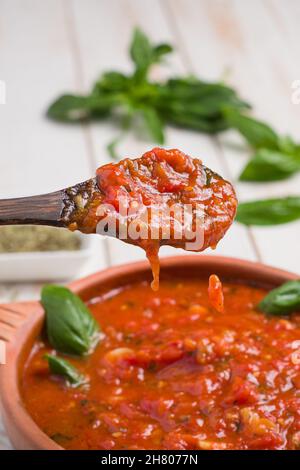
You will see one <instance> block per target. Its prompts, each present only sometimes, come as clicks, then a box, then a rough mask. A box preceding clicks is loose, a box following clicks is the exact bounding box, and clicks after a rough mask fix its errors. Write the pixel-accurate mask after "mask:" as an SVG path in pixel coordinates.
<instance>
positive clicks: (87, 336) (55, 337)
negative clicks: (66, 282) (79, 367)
mask: <svg viewBox="0 0 300 470" xmlns="http://www.w3.org/2000/svg"><path fill="white" fill-rule="evenodd" d="M41 303H42V305H43V307H44V309H45V312H46V330H47V336H48V340H49V342H50V344H51V345H52V346H53V347H54V348H55V349H56V350H58V351H61V352H63V353H66V354H75V355H83V354H87V353H89V352H90V351H91V350H92V349H93V348H94V347H95V346H96V344H97V342H98V341H99V338H100V330H99V326H98V323H97V322H96V320H95V319H94V318H93V316H92V315H91V313H90V311H89V309H88V308H87V306H86V305H85V304H84V303H83V302H82V300H81V299H80V298H79V297H78V296H77V295H75V294H73V292H71V291H70V290H69V289H67V288H66V287H62V286H56V285H46V286H44V287H43V289H42V295H41Z"/></svg>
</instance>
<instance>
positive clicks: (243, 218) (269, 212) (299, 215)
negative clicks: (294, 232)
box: [236, 196, 300, 225]
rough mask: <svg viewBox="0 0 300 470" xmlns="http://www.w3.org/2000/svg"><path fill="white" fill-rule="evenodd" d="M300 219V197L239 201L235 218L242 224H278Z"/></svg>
mask: <svg viewBox="0 0 300 470" xmlns="http://www.w3.org/2000/svg"><path fill="white" fill-rule="evenodd" d="M297 219H300V197H298V196H290V197H284V198H275V199H262V200H257V201H249V202H244V203H240V204H239V206H238V210H237V215H236V220H237V221H238V222H240V223H242V224H244V225H280V224H286V223H288V222H292V221H294V220H297Z"/></svg>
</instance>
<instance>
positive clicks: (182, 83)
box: [47, 29, 249, 158]
mask: <svg viewBox="0 0 300 470" xmlns="http://www.w3.org/2000/svg"><path fill="white" fill-rule="evenodd" d="M170 52H172V46H170V45H169V44H158V45H153V44H151V42H150V40H149V38H148V37H147V36H146V35H145V34H144V33H143V32H142V31H141V30H139V29H135V31H134V34H133V38H132V42H131V45H130V57H131V59H132V61H133V65H134V70H133V72H132V73H131V74H128V75H126V74H123V73H121V72H118V71H110V72H105V73H104V74H102V76H101V77H100V78H99V80H98V81H97V82H96V83H95V84H94V86H93V87H92V89H91V91H90V93H88V94H87V95H86V96H77V95H71V94H67V95H63V96H61V97H59V98H58V99H57V100H55V101H54V103H52V104H51V105H50V107H49V108H48V111H47V115H48V116H49V117H50V118H52V119H55V120H60V121H65V122H80V121H83V120H92V119H93V120H97V119H105V118H110V119H112V120H113V121H114V122H115V123H118V124H119V125H120V127H121V128H122V134H121V135H120V136H118V137H117V138H116V139H114V140H113V142H112V143H111V144H109V146H108V151H109V153H110V155H111V156H112V157H113V158H115V157H116V145H117V144H118V142H119V140H120V138H121V137H122V136H123V134H124V132H125V131H127V130H128V129H129V128H131V129H134V130H135V132H137V133H138V135H139V136H143V137H144V136H145V134H146V136H147V137H150V139H151V140H153V141H155V142H157V143H159V144H163V142H164V127H165V124H166V123H170V124H174V125H176V126H179V127H186V128H188V129H195V130H197V131H201V132H207V133H210V134H213V133H216V132H219V131H222V130H225V129H228V127H230V124H229V122H228V119H227V117H226V116H225V115H224V113H223V109H224V108H226V109H229V110H230V109H235V110H238V111H243V110H247V109H249V105H248V104H247V103H245V102H244V101H243V100H241V99H240V98H239V97H238V95H237V94H236V92H235V91H234V90H233V89H232V88H230V87H228V86H226V85H224V84H222V83H206V82H203V81H202V80H199V79H197V78H195V77H183V78H182V77H179V78H171V79H170V80H167V81H166V82H163V81H161V82H154V81H152V80H150V78H149V72H150V71H151V67H152V65H154V64H156V63H158V62H161V60H162V59H163V58H164V57H165V56H166V55H167V54H169V53H170Z"/></svg>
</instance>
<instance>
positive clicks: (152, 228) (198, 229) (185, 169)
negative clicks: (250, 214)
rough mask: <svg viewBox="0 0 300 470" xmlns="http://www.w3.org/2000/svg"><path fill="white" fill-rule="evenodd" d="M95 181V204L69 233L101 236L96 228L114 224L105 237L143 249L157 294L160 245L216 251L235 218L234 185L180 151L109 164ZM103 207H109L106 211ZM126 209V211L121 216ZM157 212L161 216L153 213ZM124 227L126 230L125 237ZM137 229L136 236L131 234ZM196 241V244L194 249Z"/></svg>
mask: <svg viewBox="0 0 300 470" xmlns="http://www.w3.org/2000/svg"><path fill="white" fill-rule="evenodd" d="M96 179H97V188H96V189H94V192H93V196H92V198H91V200H90V201H89V203H88V204H87V205H86V206H84V208H83V209H81V210H80V211H77V212H76V211H75V213H74V216H73V219H72V221H71V223H70V225H69V226H70V228H71V229H72V230H75V229H79V230H81V231H82V232H87V233H92V232H95V231H96V230H97V226H98V231H99V225H98V224H99V223H100V222H101V221H103V220H104V218H105V221H106V220H109V221H110V222H111V223H113V222H115V223H113V225H111V223H110V222H108V226H107V232H106V233H107V235H111V236H115V237H118V238H122V240H123V241H125V242H127V243H130V244H133V245H137V246H139V247H141V248H143V249H144V250H145V252H146V255H147V257H148V259H149V260H150V263H151V266H152V271H153V277H154V283H153V287H154V289H157V288H158V280H159V261H158V251H159V248H160V246H162V245H170V246H173V247H176V248H184V249H188V250H191V251H203V250H205V249H206V248H208V247H215V246H216V245H217V243H218V242H219V241H220V239H221V238H222V237H223V236H224V235H225V233H226V231H227V230H228V228H229V227H230V225H231V224H232V222H233V219H234V217H235V213H236V208H237V199H236V195H235V191H234V189H233V187H232V185H231V184H230V183H229V182H228V181H226V180H224V179H223V178H222V177H221V176H219V175H217V174H216V173H214V172H213V171H211V170H210V169H209V168H207V167H205V166H204V165H203V164H202V162H201V160H199V159H197V158H192V157H190V156H188V155H186V154H185V153H183V152H181V151H180V150H177V149H173V150H165V149H161V148H154V149H152V150H151V151H149V152H146V153H145V154H144V155H142V157H140V158H136V159H130V158H126V159H124V160H122V161H120V162H119V163H109V164H107V165H104V166H101V167H100V168H98V170H97V177H96ZM100 205H101V206H102V207H103V211H101V214H100V213H99V207H100ZM104 205H107V206H108V205H109V207H107V209H104ZM120 206H122V208H121V207H120ZM125 207H126V209H128V211H127V213H126V215H122V210H124V209H125ZM175 207H176V209H182V211H183V210H184V208H185V210H187V211H188V210H190V214H186V216H185V217H186V218H184V216H183V215H182V217H180V216H178V212H175V213H174V212H173V211H172V210H171V209H174V208H175ZM154 208H157V209H158V208H159V210H160V212H159V213H158V214H153V209H154ZM181 214H183V212H181ZM197 217H198V225H197ZM145 218H146V220H145ZM125 224H126V226H127V230H126V232H123V234H124V233H125V235H123V236H121V230H122V228H123V229H124V226H125ZM133 224H135V226H136V230H135V233H134V234H133V233H132V232H130V229H129V227H130V225H131V227H133ZM115 227H116V231H115V232H114V233H113V229H114V228H115ZM179 227H180V228H181V229H182V234H181V235H178V233H179ZM100 233H103V230H100ZM193 234H195V236H194V235H193ZM197 236H198V239H199V241H198V243H197V244H195V243H194V244H193V246H191V242H192V241H195V240H196V237H197ZM187 243H190V244H189V245H187Z"/></svg>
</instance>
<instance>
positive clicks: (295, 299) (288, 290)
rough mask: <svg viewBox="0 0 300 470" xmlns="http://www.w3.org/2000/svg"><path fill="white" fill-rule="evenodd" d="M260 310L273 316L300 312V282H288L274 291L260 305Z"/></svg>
mask: <svg viewBox="0 0 300 470" xmlns="http://www.w3.org/2000/svg"><path fill="white" fill-rule="evenodd" d="M258 309H259V310H261V311H262V312H265V313H269V314H272V315H287V314H289V313H292V312H296V311H300V280H296V281H288V282H286V283H285V284H282V286H280V287H277V288H276V289H273V290H272V291H271V292H269V293H268V294H267V295H266V297H265V298H264V299H263V300H262V301H261V302H260V303H259V304H258Z"/></svg>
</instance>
